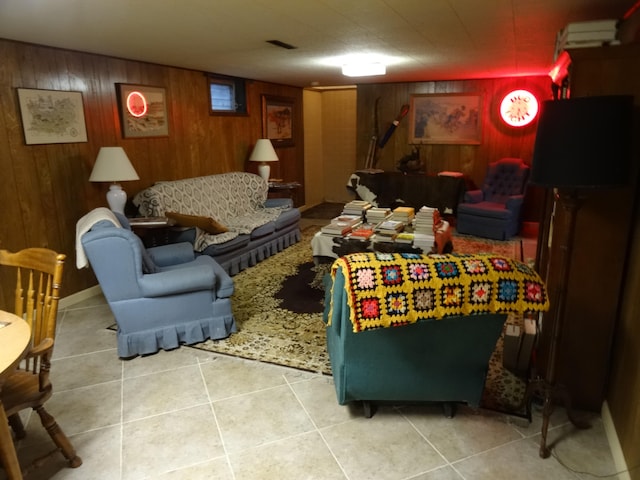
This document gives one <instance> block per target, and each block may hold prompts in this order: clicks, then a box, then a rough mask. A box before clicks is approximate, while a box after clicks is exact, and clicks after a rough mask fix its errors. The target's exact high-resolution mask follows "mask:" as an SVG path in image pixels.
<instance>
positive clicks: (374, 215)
mask: <svg viewBox="0 0 640 480" xmlns="http://www.w3.org/2000/svg"><path fill="white" fill-rule="evenodd" d="M389 215H391V209H390V208H387V207H371V208H370V209H369V210H367V223H372V224H374V225H377V224H378V223H380V222H382V221H383V220H386V219H387V217H388V216H389Z"/></svg>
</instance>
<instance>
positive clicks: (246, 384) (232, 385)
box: [200, 357, 286, 401]
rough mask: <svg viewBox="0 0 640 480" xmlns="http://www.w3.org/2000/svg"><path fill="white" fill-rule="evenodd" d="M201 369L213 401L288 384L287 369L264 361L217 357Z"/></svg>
mask: <svg viewBox="0 0 640 480" xmlns="http://www.w3.org/2000/svg"><path fill="white" fill-rule="evenodd" d="M200 368H201V370H202V375H203V378H204V381H205V383H206V385H207V389H208V391H209V397H210V398H211V400H212V401H213V400H221V399H223V398H228V397H234V396H237V395H243V394H245V393H250V392H255V391H258V390H263V389H266V388H272V387H277V386H280V385H284V384H285V383H286V380H285V377H284V373H285V372H286V371H285V370H284V369H282V368H280V367H277V366H274V365H268V364H265V363H260V362H252V361H243V360H241V359H237V358H226V357H217V358H215V359H213V360H212V361H211V362H208V363H206V364H202V365H201V366H200Z"/></svg>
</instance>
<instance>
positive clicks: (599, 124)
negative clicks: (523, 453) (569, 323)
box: [527, 95, 633, 458]
mask: <svg viewBox="0 0 640 480" xmlns="http://www.w3.org/2000/svg"><path fill="white" fill-rule="evenodd" d="M632 125H633V97H631V96H629V95H610V96H595V97H578V98H571V99H563V100H549V101H546V102H544V103H543V105H542V112H541V114H540V119H539V121H538V129H537V133H536V139H535V144H534V151H533V161H532V168H531V178H530V181H531V183H532V184H534V185H540V186H542V187H547V188H553V189H555V190H556V191H557V199H558V205H559V207H560V208H561V209H562V210H563V212H564V213H565V214H564V215H562V216H561V218H562V225H555V223H556V222H554V231H555V232H556V233H554V237H553V240H552V245H551V248H552V249H553V250H554V251H555V252H557V254H558V255H559V261H558V272H557V277H556V278H558V285H557V286H556V288H555V289H554V291H553V292H549V293H550V300H551V303H552V310H551V311H550V312H549V313H551V315H550V318H548V319H544V323H543V328H549V331H550V332H551V335H550V337H549V338H550V347H549V354H548V359H547V365H546V374H545V376H544V378H538V379H536V380H533V381H532V382H531V383H530V384H529V386H528V388H527V393H528V394H537V395H539V396H540V397H541V398H542V399H543V401H544V405H543V412H542V432H541V438H540V456H541V457H543V458H547V457H548V456H549V455H550V448H549V446H548V445H547V443H546V442H547V429H548V427H549V417H550V415H551V412H552V411H553V404H554V402H555V401H557V400H561V401H563V402H564V403H565V405H564V406H565V407H566V409H567V414H568V416H569V420H570V421H571V422H572V423H573V424H574V425H575V426H576V427H579V428H584V427H586V426H587V425H586V424H584V423H583V422H581V421H579V420H578V419H576V418H575V417H574V416H573V413H572V411H571V398H570V395H569V392H568V390H567V389H566V388H565V387H564V386H563V385H561V384H559V382H558V381H557V378H556V377H557V372H556V370H557V365H556V363H557V356H558V348H559V345H560V340H561V338H562V336H563V330H564V328H563V324H564V320H565V316H566V300H567V286H568V283H569V273H570V272H571V254H572V250H573V246H574V240H575V226H576V218H577V213H578V210H579V209H580V207H581V205H582V203H583V200H584V199H585V198H586V197H587V195H588V194H589V192H590V191H592V190H593V189H605V188H619V187H623V186H625V185H628V184H629V179H630V171H631V170H630V165H631V139H632ZM556 245H557V247H556ZM556 249H557V250H556ZM554 306H555V308H554ZM547 320H549V323H550V325H548V326H546V325H545V323H546V321H547ZM528 396H529V395H528Z"/></svg>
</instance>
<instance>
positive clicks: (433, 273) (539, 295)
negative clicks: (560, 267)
mask: <svg viewBox="0 0 640 480" xmlns="http://www.w3.org/2000/svg"><path fill="white" fill-rule="evenodd" d="M338 269H341V270H342V274H343V275H344V277H345V279H346V281H345V287H344V288H345V291H346V292H345V293H346V297H347V302H348V305H349V308H350V311H351V322H352V324H353V331H354V332H361V331H363V330H367V329H372V328H380V327H392V326H393V327H395V326H401V325H406V324H411V323H415V322H417V321H419V320H426V319H441V318H444V317H447V316H455V315H469V314H474V313H489V312H491V313H511V312H513V313H524V312H540V311H546V310H548V309H549V299H548V296H547V290H546V286H545V284H544V282H543V281H542V279H541V278H540V276H539V275H538V273H537V272H536V271H535V270H533V269H531V268H530V267H529V266H528V265H526V264H524V263H522V262H518V261H516V260H512V259H510V258H506V257H503V256H499V255H492V254H459V253H452V254H446V255H422V254H413V253H379V252H365V253H355V254H350V255H346V256H344V257H341V258H339V259H338V260H336V261H335V262H334V263H333V266H332V268H331V270H332V272H331V274H332V276H333V278H334V279H335V275H336V272H337V270H338ZM333 307H334V306H333V305H331V306H330V308H333ZM337 308H339V307H337ZM329 318H331V315H329Z"/></svg>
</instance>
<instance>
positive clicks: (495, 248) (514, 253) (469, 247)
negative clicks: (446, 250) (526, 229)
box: [451, 233, 522, 261]
mask: <svg viewBox="0 0 640 480" xmlns="http://www.w3.org/2000/svg"><path fill="white" fill-rule="evenodd" d="M451 242H452V243H453V251H454V252H457V253H495V254H497V255H503V256H505V257H509V258H513V259H515V260H520V261H522V241H521V240H520V239H519V238H515V239H510V240H504V241H501V240H490V239H487V238H478V237H473V236H471V235H462V234H460V233H454V234H453V235H452V238H451Z"/></svg>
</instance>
